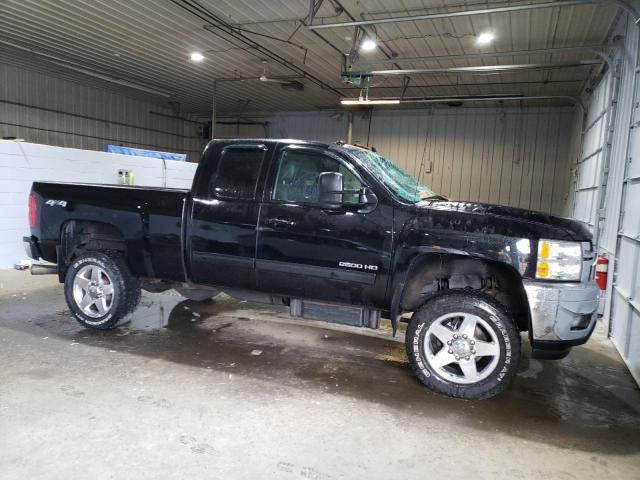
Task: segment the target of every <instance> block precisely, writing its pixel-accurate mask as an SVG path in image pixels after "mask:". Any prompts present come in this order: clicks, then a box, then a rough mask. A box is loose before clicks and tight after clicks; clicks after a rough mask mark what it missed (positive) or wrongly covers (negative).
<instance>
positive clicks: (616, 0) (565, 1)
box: [307, 0, 639, 30]
mask: <svg viewBox="0 0 640 480" xmlns="http://www.w3.org/2000/svg"><path fill="white" fill-rule="evenodd" d="M602 3H612V4H615V5H617V6H618V7H620V8H622V9H623V10H625V11H627V12H629V13H630V14H631V15H632V16H633V17H634V20H635V19H637V18H638V17H639V15H638V12H637V11H636V10H635V9H634V8H633V7H632V6H630V5H629V4H628V3H626V2H625V1H622V0H559V1H557V2H543V3H529V4H524V5H510V6H507V7H494V8H481V9H476V10H461V11H457V12H444V13H430V14H426V15H410V16H404V17H392V18H379V19H373V20H356V21H351V22H339V23H324V24H318V25H309V26H308V27H307V28H308V29H309V30H320V29H323V28H340V27H364V26H368V25H381V24H384V23H398V22H414V21H416V20H435V19H438V18H451V17H468V16H471V15H487V14H491V13H502V12H517V11H520V10H534V9H538V8H558V7H571V6H575V5H593V4H602Z"/></svg>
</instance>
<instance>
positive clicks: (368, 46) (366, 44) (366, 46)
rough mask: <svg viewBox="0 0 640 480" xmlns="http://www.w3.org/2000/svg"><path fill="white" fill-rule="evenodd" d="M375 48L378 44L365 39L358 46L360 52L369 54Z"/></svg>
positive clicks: (370, 39)
mask: <svg viewBox="0 0 640 480" xmlns="http://www.w3.org/2000/svg"><path fill="white" fill-rule="evenodd" d="M377 46H378V44H377V43H376V41H375V40H373V39H372V38H365V39H364V40H363V41H362V43H361V44H360V50H362V51H363V52H370V51H372V50H375V48H376V47H377Z"/></svg>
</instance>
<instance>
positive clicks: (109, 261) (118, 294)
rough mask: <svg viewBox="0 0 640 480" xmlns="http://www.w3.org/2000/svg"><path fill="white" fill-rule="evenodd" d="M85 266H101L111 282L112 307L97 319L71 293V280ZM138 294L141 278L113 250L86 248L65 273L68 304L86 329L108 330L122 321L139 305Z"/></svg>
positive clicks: (72, 280)
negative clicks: (85, 311) (86, 311)
mask: <svg viewBox="0 0 640 480" xmlns="http://www.w3.org/2000/svg"><path fill="white" fill-rule="evenodd" d="M87 265H97V266H98V267H100V268H101V269H103V270H104V271H105V272H106V273H107V275H108V276H109V278H110V279H111V281H112V284H113V291H114V293H113V300H112V304H111V308H109V310H108V311H107V312H106V314H105V315H103V316H102V317H98V318H93V317H90V316H88V315H86V314H85V313H84V312H83V311H82V309H81V308H80V306H79V305H78V304H77V303H76V301H75V299H74V296H73V285H74V279H75V277H76V275H77V274H78V272H79V271H80V270H81V269H82V268H83V267H85V266H87ZM141 293H142V291H141V287H140V281H139V280H138V279H137V278H136V277H134V276H133V275H132V274H131V271H130V270H129V267H128V266H127V263H126V262H125V260H124V258H123V257H122V255H121V254H120V253H118V252H114V251H101V252H98V251H87V252H84V253H82V254H80V255H79V256H78V257H76V258H75V259H74V260H73V262H72V263H71V265H70V266H69V269H68V270H67V274H66V276H65V282H64V294H65V299H66V300H67V305H68V306H69V309H70V310H71V312H72V313H73V316H74V317H75V319H76V320H77V321H78V322H79V323H80V324H81V325H82V326H84V327H87V328H93V329H98V330H108V329H112V328H115V327H117V326H118V325H119V324H120V323H125V322H126V320H128V318H129V316H130V315H131V313H133V311H134V310H135V309H136V307H137V306H138V303H139V302H140V296H141Z"/></svg>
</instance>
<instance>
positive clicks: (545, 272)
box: [536, 262, 549, 278]
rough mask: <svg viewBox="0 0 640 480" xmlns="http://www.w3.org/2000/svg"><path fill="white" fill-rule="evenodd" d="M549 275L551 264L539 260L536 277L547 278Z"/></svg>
mask: <svg viewBox="0 0 640 480" xmlns="http://www.w3.org/2000/svg"><path fill="white" fill-rule="evenodd" d="M548 276H549V264H548V263H547V262H538V268H536V277H538V278H547V277H548Z"/></svg>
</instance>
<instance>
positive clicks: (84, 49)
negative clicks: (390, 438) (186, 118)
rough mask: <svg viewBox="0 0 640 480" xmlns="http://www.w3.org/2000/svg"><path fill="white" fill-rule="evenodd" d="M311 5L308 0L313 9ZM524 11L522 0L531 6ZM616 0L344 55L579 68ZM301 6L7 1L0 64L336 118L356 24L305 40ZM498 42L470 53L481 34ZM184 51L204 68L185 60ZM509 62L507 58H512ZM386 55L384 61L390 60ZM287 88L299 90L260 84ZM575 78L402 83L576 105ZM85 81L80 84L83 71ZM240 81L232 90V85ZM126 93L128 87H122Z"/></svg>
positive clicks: (366, 12) (509, 15) (384, 91)
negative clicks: (196, 54)
mask: <svg viewBox="0 0 640 480" xmlns="http://www.w3.org/2000/svg"><path fill="white" fill-rule="evenodd" d="M316 1H317V0H316ZM527 3H528V4H531V3H532V2H527ZM513 5H523V3H517V2H498V3H487V2H474V1H465V2H460V1H456V0H453V1H452V0H440V1H438V2H436V1H420V0H393V1H390V0H385V1H382V0H377V1H368V2H364V1H358V0H339V1H338V0H325V1H324V2H322V4H321V5H320V7H319V9H318V11H317V13H316V15H315V18H314V24H321V23H342V22H349V21H352V20H354V19H355V20H371V19H382V18H390V17H399V16H414V15H425V14H431V13H440V12H454V11H464V10H473V9H485V8H491V7H504V6H513ZM619 8H620V7H619V6H618V4H617V3H613V2H604V3H586V4H580V5H577V4H576V5H571V6H562V7H553V8H539V9H528V10H521V11H508V12H499V13H490V14H482V15H473V16H460V17H453V18H439V19H431V20H416V21H406V22H401V23H385V24H378V25H375V26H365V27H363V28H364V29H365V30H364V32H365V33H366V35H369V36H377V38H378V42H379V44H380V48H378V49H376V50H375V51H374V52H371V53H367V54H365V53H360V54H359V55H357V54H355V53H356V52H357V50H355V51H353V52H352V56H351V57H349V58H351V63H352V67H351V68H352V70H353V71H365V70H380V69H397V68H402V69H424V68H449V67H469V66H480V65H485V66H487V65H511V64H534V63H535V64H557V63H577V62H579V61H581V60H592V59H594V58H597V55H596V53H595V52H594V50H593V48H591V47H593V46H595V47H598V46H601V45H603V44H604V43H605V42H606V40H607V36H608V34H609V32H610V31H611V28H612V24H613V23H614V21H615V19H616V16H617V14H618V12H619ZM308 15H309V2H308V1H307V0H270V1H268V2H265V1H260V0H197V1H194V0H147V1H139V2H135V3H134V2H130V1H129V0H101V1H100V0H4V1H3V2H2V7H1V10H0V60H2V61H7V62H13V63H25V64H29V65H30V66H31V67H33V68H38V69H41V70H47V71H55V72H56V73H57V74H58V75H64V76H67V77H69V78H74V79H79V78H80V79H82V80H83V81H86V80H87V79H90V80H92V81H97V82H102V81H104V80H105V79H106V80H108V81H109V82H110V83H114V82H116V84H117V85H120V87H119V88H129V87H134V89H135V90H136V91H137V92H138V93H140V92H147V93H151V94H153V95H158V96H161V97H163V98H166V99H167V101H173V102H177V103H179V105H180V109H181V112H183V113H192V114H200V115H208V114H209V112H210V111H211V99H212V92H213V85H214V81H216V110H217V111H218V112H220V113H221V114H229V115H238V114H241V113H249V112H252V113H253V112H272V111H291V110H313V109H316V108H336V107H337V106H338V105H339V101H340V98H341V96H344V97H357V96H358V94H359V89H358V88H357V87H351V86H349V85H346V84H345V83H343V82H342V81H341V78H340V74H341V71H342V69H343V65H342V58H343V54H344V53H349V52H350V51H351V50H352V44H353V40H352V39H353V37H354V33H355V28H354V27H338V28H329V29H321V30H315V31H311V30H309V29H308V28H306V26H305V25H304V24H303V22H308ZM485 31H491V32H493V33H495V35H496V40H495V41H494V42H493V43H491V44H489V45H486V46H479V45H478V44H477V41H476V40H477V38H476V36H477V35H478V34H479V33H482V32H485ZM193 51H200V52H202V53H203V54H204V56H205V60H204V61H202V62H200V63H195V62H192V61H191V60H190V59H189V55H190V53H191V52H193ZM514 52H515V53H514ZM389 57H391V59H390V58H389ZM264 60H266V61H267V63H266V68H267V75H268V76H269V77H274V78H287V79H288V78H293V79H296V80H298V81H300V82H302V83H303V84H304V86H305V88H304V91H300V92H291V91H286V90H284V89H283V88H282V87H281V86H280V85H279V84H278V83H264V82H260V81H259V80H258V77H259V76H260V75H261V74H262V72H263V67H264V64H263V61H264ZM594 68H598V66H593V65H586V66H580V67H571V68H558V69H544V70H526V71H519V72H500V73H497V72H483V73H481V74H469V73H457V74H451V73H446V74H427V75H425V74H423V75H411V76H410V80H409V83H408V87H407V88H406V90H405V91H404V95H405V96H407V97H434V96H436V97H437V96H446V97H451V96H479V95H522V96H526V97H530V96H553V97H558V98H553V99H549V100H547V103H548V102H552V103H554V104H566V103H567V99H563V98H560V97H562V96H577V95H578V94H579V92H580V90H581V88H582V86H583V85H584V82H585V80H586V79H587V77H588V76H589V73H590V71H591V70H592V69H594ZM88 74H89V75H90V76H87V75H88ZM238 77H250V78H249V79H247V80H242V81H235V80H233V81H230V80H229V79H233V78H238ZM403 81H404V80H403V77H373V78H372V79H371V91H370V95H371V96H372V97H398V96H400V95H402V93H403V89H402V85H403ZM122 85H125V86H122Z"/></svg>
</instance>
